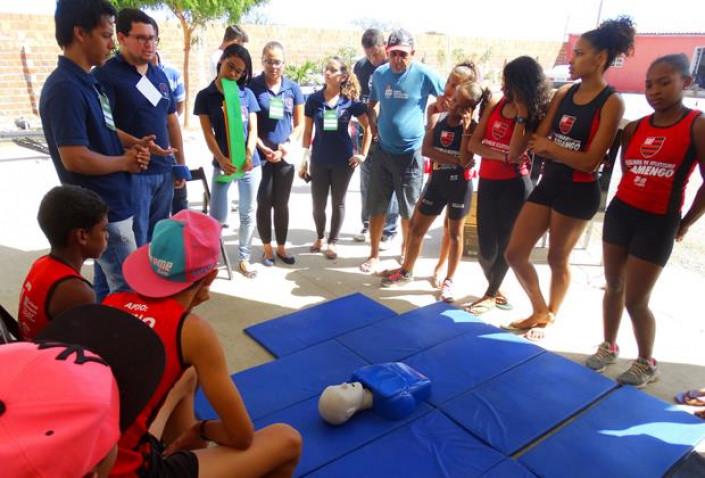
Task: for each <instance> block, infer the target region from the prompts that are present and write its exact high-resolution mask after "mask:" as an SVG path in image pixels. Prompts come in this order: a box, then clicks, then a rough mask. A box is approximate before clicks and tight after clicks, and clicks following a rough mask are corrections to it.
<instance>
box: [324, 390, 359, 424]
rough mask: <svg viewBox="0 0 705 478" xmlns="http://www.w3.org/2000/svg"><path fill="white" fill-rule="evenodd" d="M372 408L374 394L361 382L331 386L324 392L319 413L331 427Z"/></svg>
mask: <svg viewBox="0 0 705 478" xmlns="http://www.w3.org/2000/svg"><path fill="white" fill-rule="evenodd" d="M371 406H372V393H371V392H370V391H369V390H366V389H365V388H364V387H363V386H362V384H361V383H360V382H352V383H341V384H340V385H331V386H328V387H326V388H325V390H323V393H322V394H321V398H320V399H319V400H318V413H320V415H321V417H322V418H323V419H324V420H325V421H326V422H328V423H330V424H331V425H341V424H343V423H345V422H346V421H348V420H349V419H350V417H351V416H353V415H354V414H355V413H356V412H357V411H358V410H364V409H367V408H370V407H371Z"/></svg>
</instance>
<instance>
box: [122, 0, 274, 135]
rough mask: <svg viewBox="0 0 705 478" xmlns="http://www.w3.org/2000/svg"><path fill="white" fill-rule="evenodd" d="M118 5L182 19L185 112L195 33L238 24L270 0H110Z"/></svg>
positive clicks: (187, 103)
mask: <svg viewBox="0 0 705 478" xmlns="http://www.w3.org/2000/svg"><path fill="white" fill-rule="evenodd" d="M110 1H111V2H112V3H113V5H115V7H116V8H118V9H120V8H140V9H144V8H150V9H155V10H159V9H166V10H169V11H170V12H171V13H172V14H173V15H174V16H175V17H176V19H177V20H178V21H179V24H180V25H181V30H182V31H183V35H184V42H183V47H184V48H183V49H184V62H183V74H184V87H185V89H186V105H185V111H187V112H188V111H190V106H189V99H190V93H189V83H190V82H189V57H190V53H191V45H192V44H193V41H194V39H195V33H196V32H197V31H198V29H200V28H203V27H204V26H205V25H206V24H207V23H208V22H212V21H217V20H221V19H226V20H227V21H228V22H230V23H237V22H239V21H240V18H242V16H243V15H244V14H245V13H247V11H248V10H249V9H251V8H252V7H255V6H257V5H260V4H264V3H266V2H267V0H110ZM189 116H190V115H189V114H188V113H187V114H186V115H185V116H184V125H186V126H188V120H189Z"/></svg>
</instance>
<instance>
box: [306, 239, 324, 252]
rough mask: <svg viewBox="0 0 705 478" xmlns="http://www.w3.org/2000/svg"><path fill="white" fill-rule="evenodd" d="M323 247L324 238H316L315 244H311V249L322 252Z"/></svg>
mask: <svg viewBox="0 0 705 478" xmlns="http://www.w3.org/2000/svg"><path fill="white" fill-rule="evenodd" d="M322 247H323V239H316V240H315V241H313V244H311V247H310V248H309V251H311V252H321V248H322Z"/></svg>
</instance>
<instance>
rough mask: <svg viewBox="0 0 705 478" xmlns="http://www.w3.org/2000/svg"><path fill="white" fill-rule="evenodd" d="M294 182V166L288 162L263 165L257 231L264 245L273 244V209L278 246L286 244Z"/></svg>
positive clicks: (265, 163) (258, 198)
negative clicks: (290, 198)
mask: <svg viewBox="0 0 705 478" xmlns="http://www.w3.org/2000/svg"><path fill="white" fill-rule="evenodd" d="M293 182H294V165H293V164H289V163H287V162H286V161H283V160H282V161H279V162H278V163H270V162H269V161H265V162H264V163H263V164H262V181H261V182H260V183H259V191H258V192H257V230H258V231H259V237H260V239H262V243H263V244H269V243H271V242H272V208H274V234H275V235H276V237H277V244H280V245H284V244H286V235H287V232H288V231H289V196H290V195H291V184H292V183H293Z"/></svg>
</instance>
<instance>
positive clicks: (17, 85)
mask: <svg viewBox="0 0 705 478" xmlns="http://www.w3.org/2000/svg"><path fill="white" fill-rule="evenodd" d="M244 28H245V29H246V30H247V32H248V35H249V36H250V43H249V44H248V48H249V50H250V52H251V53H252V56H253V60H254V61H253V62H254V68H255V70H257V69H259V61H258V60H257V58H259V55H260V52H261V49H262V46H263V45H264V43H266V42H267V41H269V40H278V41H280V42H281V43H283V44H284V46H285V47H286V49H287V62H288V63H290V64H300V63H302V62H304V61H305V60H314V61H319V60H321V59H322V58H323V57H324V56H326V55H329V54H333V53H336V52H337V51H338V50H340V49H341V48H346V47H347V48H354V49H355V50H356V51H357V52H359V54H361V53H362V51H361V49H360V47H359V44H360V35H361V32H360V31H353V30H323V29H311V28H293V27H283V26H277V25H245V27H244ZM222 32H223V25H221V24H215V23H214V24H212V25H210V26H209V27H208V28H206V29H205V31H202V32H200V35H199V37H198V38H197V40H196V41H195V42H194V44H193V46H192V47H191V58H190V67H189V72H190V81H191V84H190V88H189V90H190V93H191V95H190V96H191V101H193V98H194V97H195V94H196V92H197V91H198V90H199V89H201V88H203V87H204V86H205V85H206V84H208V82H209V81H210V80H211V79H212V78H209V67H208V61H209V58H210V54H211V52H212V51H214V50H215V49H216V48H217V47H218V45H219V44H220V40H221V38H222ZM160 36H161V44H160V51H161V52H162V56H163V57H164V58H166V59H167V61H168V62H169V63H171V64H173V65H174V66H176V67H178V68H180V69H181V67H182V65H183V63H182V62H183V37H182V33H181V28H180V26H179V25H178V22H177V21H176V20H167V21H164V22H162V23H161V24H160ZM416 42H417V48H416V57H417V58H418V59H423V61H424V62H425V63H427V64H429V65H431V66H432V67H434V68H436V69H437V70H438V71H439V72H440V73H441V74H443V75H445V74H446V72H447V71H448V69H449V68H450V66H451V65H452V64H453V63H454V62H455V60H456V58H457V57H460V56H463V57H469V58H474V59H475V60H480V59H484V62H483V64H482V66H483V71H484V73H485V76H486V77H487V78H488V79H489V80H497V79H498V78H499V72H500V71H501V68H502V66H503V65H504V62H505V61H507V60H511V59H512V58H515V57H516V56H519V55H524V54H526V55H531V56H533V57H535V58H537V59H538V60H539V62H540V63H541V64H542V65H543V66H544V68H550V67H551V66H553V64H554V62H555V59H556V57H557V55H558V53H559V50H560V48H561V43H560V42H538V41H531V42H526V41H519V40H501V39H487V38H472V37H461V36H446V35H439V34H421V35H418V36H417V37H416ZM60 53H61V51H60V50H59V48H58V47H57V45H56V41H55V40H54V21H53V17H52V16H50V15H19V14H0V92H1V93H0V128H3V129H4V128H7V127H11V125H12V124H13V122H14V120H15V118H18V117H20V116H23V117H25V118H27V119H28V120H29V121H30V123H32V125H35V126H38V125H39V119H38V117H37V107H38V102H39V95H40V93H41V88H42V85H43V84H44V81H45V80H46V77H47V76H48V75H49V73H51V71H52V70H53V69H54V67H55V65H56V57H57V55H59V54H60Z"/></svg>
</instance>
